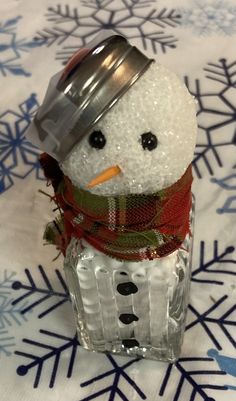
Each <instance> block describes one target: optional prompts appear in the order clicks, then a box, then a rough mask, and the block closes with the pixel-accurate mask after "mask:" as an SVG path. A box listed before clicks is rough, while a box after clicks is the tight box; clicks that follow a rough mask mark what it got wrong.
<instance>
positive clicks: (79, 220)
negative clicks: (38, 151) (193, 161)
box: [41, 154, 192, 261]
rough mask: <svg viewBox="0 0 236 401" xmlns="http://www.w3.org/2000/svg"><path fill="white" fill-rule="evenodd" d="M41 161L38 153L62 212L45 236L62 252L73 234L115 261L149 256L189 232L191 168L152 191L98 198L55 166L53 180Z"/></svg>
mask: <svg viewBox="0 0 236 401" xmlns="http://www.w3.org/2000/svg"><path fill="white" fill-rule="evenodd" d="M46 159H48V160H49V161H50V156H48V155H46V156H45V154H44V155H42V157H41V164H42V165H43V167H44V171H45V175H46V177H47V178H48V179H49V180H50V182H51V183H52V185H53V186H54V190H55V196H54V197H53V200H54V201H55V202H56V204H57V206H58V207H59V209H60V211H61V214H60V217H59V218H58V219H55V220H54V222H52V223H50V224H49V225H48V226H47V228H46V231H45V235H44V238H45V239H46V240H47V241H48V242H49V243H53V244H55V245H56V246H57V248H58V249H60V250H61V251H62V252H63V254H65V252H66V248H67V246H68V244H69V242H70V240H71V238H72V237H76V238H78V239H81V238H84V239H85V240H86V241H87V242H88V243H89V244H91V245H92V246H94V247H95V248H96V249H98V250H99V251H101V252H103V253H105V254H107V255H109V256H111V257H114V258H117V259H120V260H130V261H141V260H144V259H149V260H152V259H154V258H159V257H163V256H167V255H169V254H170V253H172V252H174V251H175V250H176V249H178V248H179V247H180V246H181V244H182V242H183V241H184V239H185V236H186V235H187V233H189V231H190V227H189V212H190V208H191V200H192V197H191V184H192V170H191V166H189V167H188V169H187V170H186V172H185V173H184V175H183V176H182V177H181V178H180V179H179V180H178V181H177V182H176V183H175V184H173V185H171V186H170V187H168V188H165V189H163V190H161V191H158V192H156V193H154V194H151V195H145V194H139V195H120V196H100V195H94V194H91V193H90V192H89V191H85V190H83V189H80V188H77V187H75V186H73V184H72V183H71V181H70V179H69V178H68V177H66V176H64V175H63V174H62V173H61V172H59V170H57V178H56V179H55V174H54V177H53V174H52V169H51V170H50V169H49V167H48V168H47V167H45V166H48V160H46ZM45 160H46V162H45ZM53 160H54V159H53ZM49 171H50V174H49ZM49 175H50V177H49ZM59 175H60V178H58V176H59Z"/></svg>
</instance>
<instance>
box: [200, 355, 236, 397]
mask: <svg viewBox="0 0 236 401" xmlns="http://www.w3.org/2000/svg"><path fill="white" fill-rule="evenodd" d="M207 355H208V356H210V357H212V358H214V359H215V361H216V362H217V364H218V366H219V368H220V369H221V371H222V372H224V373H225V374H228V375H230V376H233V377H236V358H232V357H229V356H225V355H222V354H220V353H219V351H217V350H216V349H209V350H208V352H207ZM226 387H227V388H228V389H229V390H236V385H235V386H232V385H227V386H226Z"/></svg>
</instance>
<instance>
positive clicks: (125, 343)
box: [122, 338, 139, 348]
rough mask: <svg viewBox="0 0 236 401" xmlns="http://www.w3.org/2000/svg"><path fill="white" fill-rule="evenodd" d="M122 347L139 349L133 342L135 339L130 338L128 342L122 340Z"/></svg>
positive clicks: (135, 341)
mask: <svg viewBox="0 0 236 401" xmlns="http://www.w3.org/2000/svg"><path fill="white" fill-rule="evenodd" d="M122 345H124V347H126V348H133V347H139V342H138V341H137V340H135V338H130V339H128V340H123V341H122Z"/></svg>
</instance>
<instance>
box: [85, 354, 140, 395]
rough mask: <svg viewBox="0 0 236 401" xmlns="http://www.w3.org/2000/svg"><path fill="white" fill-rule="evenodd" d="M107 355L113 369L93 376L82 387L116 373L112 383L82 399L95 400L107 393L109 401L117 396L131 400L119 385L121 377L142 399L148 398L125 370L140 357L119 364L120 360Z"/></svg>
mask: <svg viewBox="0 0 236 401" xmlns="http://www.w3.org/2000/svg"><path fill="white" fill-rule="evenodd" d="M106 356H107V358H108V360H109V362H110V363H111V365H112V369H110V370H108V371H106V372H104V373H101V374H100V375H98V376H96V377H93V378H92V379H90V380H88V381H86V382H84V383H82V384H81V387H87V386H90V385H91V384H93V383H95V382H97V381H100V380H103V379H105V378H107V377H109V376H112V375H114V379H113V382H112V384H111V385H109V386H107V387H105V388H103V389H102V390H99V391H97V392H95V393H93V394H91V395H89V396H87V397H86V398H83V399H82V400H80V401H90V400H94V399H96V398H98V397H100V396H101V395H102V396H103V395H105V394H108V395H109V401H114V400H115V399H116V396H119V398H120V399H121V400H123V401H129V400H128V398H127V397H126V395H125V394H124V392H123V391H122V390H121V389H120V387H119V382H120V379H121V378H122V379H123V380H124V381H125V382H126V383H127V384H129V385H130V386H131V387H132V388H133V389H134V390H135V392H136V393H137V395H138V396H139V397H140V399H141V400H146V399H147V397H146V395H145V394H144V393H143V391H142V390H141V389H140V388H139V387H138V385H137V384H136V383H135V382H134V380H133V379H132V378H131V377H130V376H129V375H128V374H127V373H126V372H125V370H126V369H127V368H128V367H129V366H131V365H133V364H134V363H136V362H138V361H140V359H138V358H136V359H131V360H129V361H128V362H126V363H124V364H123V365H119V364H118V362H117V361H116V360H115V359H114V358H113V357H112V356H111V355H109V354H107V355H106Z"/></svg>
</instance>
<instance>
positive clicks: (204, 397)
mask: <svg viewBox="0 0 236 401" xmlns="http://www.w3.org/2000/svg"><path fill="white" fill-rule="evenodd" d="M212 362H214V359H213V358H205V357H204V358H195V357H188V358H180V359H179V360H178V362H176V363H175V364H174V365H169V366H168V367H167V369H166V373H165V376H164V378H163V381H162V385H161V388H160V391H159V395H160V396H161V397H162V396H164V395H165V391H166V388H167V385H168V382H169V379H170V376H171V373H172V372H173V371H174V370H175V371H176V370H177V372H178V374H179V379H178V382H177V387H176V390H175V392H174V394H173V398H170V399H169V400H170V401H182V400H184V401H197V400H199V401H200V400H201V401H215V399H214V398H211V397H210V396H208V394H207V393H208V390H218V391H222V390H227V389H228V387H227V386H220V385H215V384H209V379H210V378H211V377H215V376H221V375H225V374H226V373H225V372H222V371H221V370H215V369H214V368H212V369H211V364H212ZM193 363H194V365H193ZM193 366H194V368H193ZM198 378H200V379H201V380H200V383H199V382H198V380H197V379H198ZM202 378H205V381H203V380H202ZM187 386H188V387H189V389H190V392H189V393H190V395H189V397H188V398H187V397H186V393H185V391H186V387H187ZM187 394H188V393H187Z"/></svg>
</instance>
